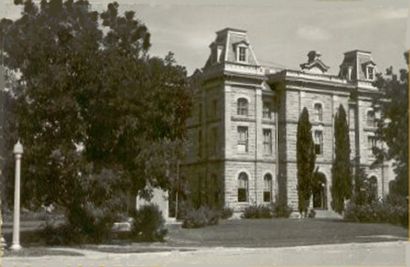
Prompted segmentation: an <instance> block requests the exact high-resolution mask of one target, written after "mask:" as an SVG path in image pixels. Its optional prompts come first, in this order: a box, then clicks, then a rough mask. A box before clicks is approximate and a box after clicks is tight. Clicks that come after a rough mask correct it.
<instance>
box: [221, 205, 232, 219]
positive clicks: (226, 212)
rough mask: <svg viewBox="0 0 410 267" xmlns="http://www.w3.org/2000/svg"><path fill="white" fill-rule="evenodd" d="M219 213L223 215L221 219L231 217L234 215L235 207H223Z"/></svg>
mask: <svg viewBox="0 0 410 267" xmlns="http://www.w3.org/2000/svg"><path fill="white" fill-rule="evenodd" d="M219 215H220V217H221V219H224V220H226V219H229V218H231V217H232V215H233V209H232V208H223V209H221V210H220V212H219Z"/></svg>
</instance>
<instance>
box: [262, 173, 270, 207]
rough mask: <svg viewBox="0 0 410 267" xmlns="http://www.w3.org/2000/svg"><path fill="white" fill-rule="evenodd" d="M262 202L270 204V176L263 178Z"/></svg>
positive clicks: (266, 175)
mask: <svg viewBox="0 0 410 267" xmlns="http://www.w3.org/2000/svg"><path fill="white" fill-rule="evenodd" d="M263 202H272V175H270V174H269V173H268V174H265V176H264V177H263Z"/></svg>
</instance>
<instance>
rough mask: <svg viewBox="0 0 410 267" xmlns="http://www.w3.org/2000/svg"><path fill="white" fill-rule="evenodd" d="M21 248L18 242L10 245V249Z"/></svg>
mask: <svg viewBox="0 0 410 267" xmlns="http://www.w3.org/2000/svg"><path fill="white" fill-rule="evenodd" d="M21 248H22V247H21V246H20V244H13V245H11V247H10V249H11V250H20V249H21Z"/></svg>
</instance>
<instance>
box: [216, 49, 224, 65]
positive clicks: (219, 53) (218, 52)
mask: <svg viewBox="0 0 410 267" xmlns="http://www.w3.org/2000/svg"><path fill="white" fill-rule="evenodd" d="M222 50H223V46H220V45H218V47H217V50H216V62H220V61H221V57H222Z"/></svg>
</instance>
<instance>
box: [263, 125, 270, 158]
mask: <svg viewBox="0 0 410 267" xmlns="http://www.w3.org/2000/svg"><path fill="white" fill-rule="evenodd" d="M263 153H264V154H265V155H272V130H271V129H263Z"/></svg>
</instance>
